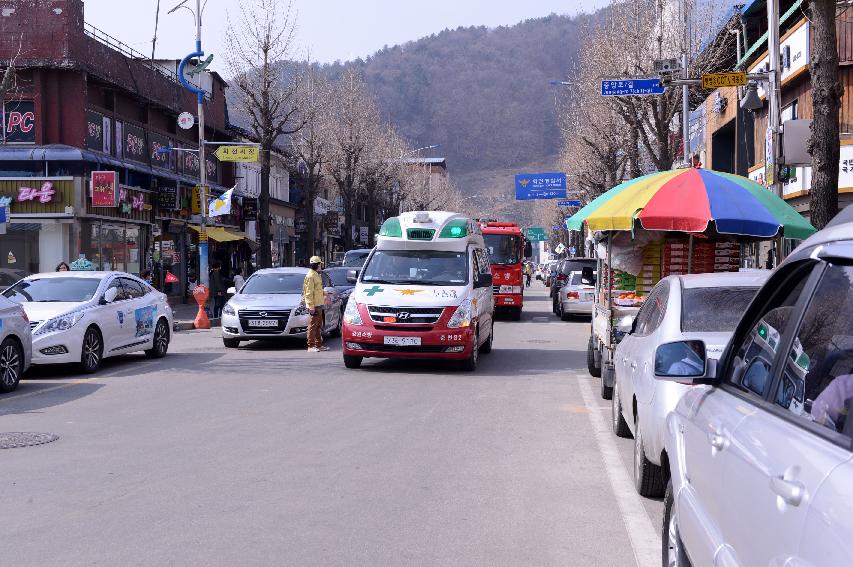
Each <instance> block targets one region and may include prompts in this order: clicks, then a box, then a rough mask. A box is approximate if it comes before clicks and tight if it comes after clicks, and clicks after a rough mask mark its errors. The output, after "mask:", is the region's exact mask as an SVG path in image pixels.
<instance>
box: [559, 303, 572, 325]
mask: <svg viewBox="0 0 853 567" xmlns="http://www.w3.org/2000/svg"><path fill="white" fill-rule="evenodd" d="M560 320H562V321H571V320H572V316H571V314H569V313H566V310H565V309H564V308H563V302H562V301H561V302H560Z"/></svg>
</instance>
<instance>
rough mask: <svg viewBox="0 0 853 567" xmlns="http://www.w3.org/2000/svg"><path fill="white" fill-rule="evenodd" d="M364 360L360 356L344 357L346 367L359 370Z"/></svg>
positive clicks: (346, 355)
mask: <svg viewBox="0 0 853 567" xmlns="http://www.w3.org/2000/svg"><path fill="white" fill-rule="evenodd" d="M363 360H364V358H362V357H360V356H350V355H348V354H345V355H344V366H346V367H347V368H358V367H359V366H361V362H362V361H363Z"/></svg>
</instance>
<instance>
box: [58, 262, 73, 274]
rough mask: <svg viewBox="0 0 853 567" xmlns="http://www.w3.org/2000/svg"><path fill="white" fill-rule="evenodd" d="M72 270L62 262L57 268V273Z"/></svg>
mask: <svg viewBox="0 0 853 567" xmlns="http://www.w3.org/2000/svg"><path fill="white" fill-rule="evenodd" d="M70 269H71V268H69V267H68V264H66V263H65V262H60V263H59V264H58V265H57V266H56V271H57V272H67V271H69V270H70Z"/></svg>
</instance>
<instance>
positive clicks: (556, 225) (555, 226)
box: [551, 224, 563, 230]
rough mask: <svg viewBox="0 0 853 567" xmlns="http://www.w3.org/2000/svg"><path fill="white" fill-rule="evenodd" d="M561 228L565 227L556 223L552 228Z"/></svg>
mask: <svg viewBox="0 0 853 567" xmlns="http://www.w3.org/2000/svg"><path fill="white" fill-rule="evenodd" d="M561 228H563V227H561V226H560V225H558V224H555V225H554V226H552V227H551V230H560V229H561Z"/></svg>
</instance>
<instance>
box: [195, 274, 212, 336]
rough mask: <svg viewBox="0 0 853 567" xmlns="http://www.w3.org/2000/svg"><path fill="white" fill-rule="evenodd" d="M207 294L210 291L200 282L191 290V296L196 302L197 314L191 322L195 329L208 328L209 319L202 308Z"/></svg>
mask: <svg viewBox="0 0 853 567" xmlns="http://www.w3.org/2000/svg"><path fill="white" fill-rule="evenodd" d="M209 295H210V291H208V289H207V287H205V286H203V285H201V284H199V285H197V286H195V289H194V290H193V297H194V298H195V300H196V303H198V315H196V316H195V321H194V322H193V325H194V326H195V328H196V329H209V328H210V319H208V318H207V313H206V312H205V310H204V304H205V302H206V301H207V298H208V296H209Z"/></svg>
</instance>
